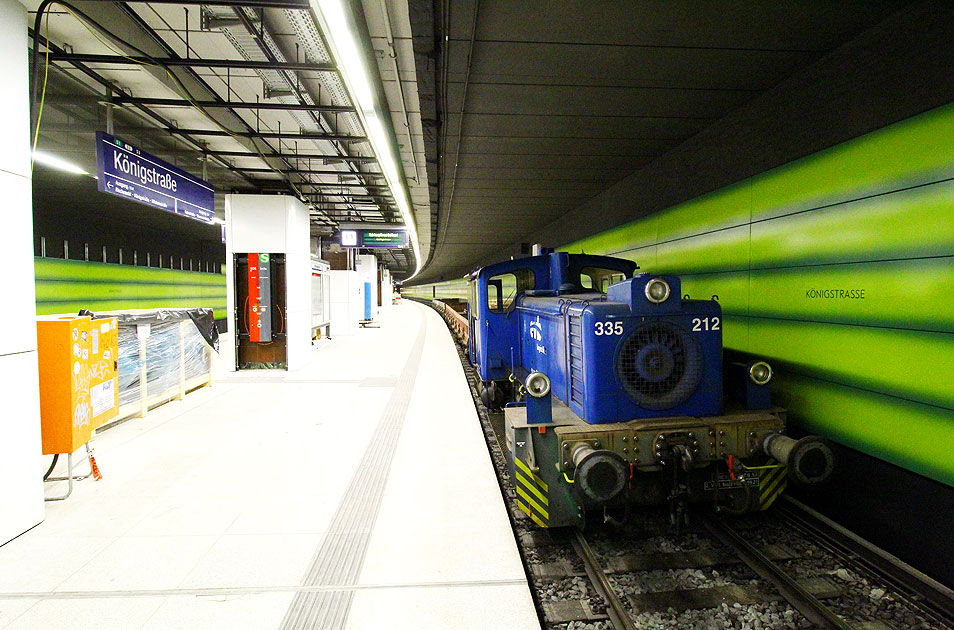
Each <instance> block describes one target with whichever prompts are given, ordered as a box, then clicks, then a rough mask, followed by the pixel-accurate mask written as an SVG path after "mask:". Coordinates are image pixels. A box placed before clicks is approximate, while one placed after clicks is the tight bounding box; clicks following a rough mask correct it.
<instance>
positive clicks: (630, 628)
mask: <svg viewBox="0 0 954 630" xmlns="http://www.w3.org/2000/svg"><path fill="white" fill-rule="evenodd" d="M572 542H573V549H574V550H576V553H577V555H579V556H580V558H581V559H582V560H583V565H584V568H585V569H586V575H587V576H589V578H590V582H592V583H593V587H594V588H595V589H596V590H597V592H598V593H599V594H600V596H601V597H602V598H603V600H604V601H605V602H606V612H607V614H608V615H609V618H610V621H611V622H612V623H613V626H614V627H616V628H617V630H636V624H634V623H633V620H632V618H631V617H630V616H629V612H628V611H627V610H626V606H625V605H624V604H623V600H621V599H620V598H619V596H618V595H617V594H616V591H614V590H613V586H612V585H611V584H610V582H609V579H608V578H607V577H606V573H604V572H603V569H602V568H601V567H600V563H599V561H598V560H597V559H596V554H595V553H593V550H592V549H590V545H589V543H587V542H586V538H584V537H583V534H582V533H580V531H579V530H575V531H574V532H573V541H572Z"/></svg>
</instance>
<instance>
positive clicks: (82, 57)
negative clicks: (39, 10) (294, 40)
mask: <svg viewBox="0 0 954 630" xmlns="http://www.w3.org/2000/svg"><path fill="white" fill-rule="evenodd" d="M50 61H54V62H56V61H58V62H62V63H73V62H79V63H106V64H121V65H155V64H156V63H158V64H159V65H160V66H169V67H186V68H230V69H232V70H285V71H289V72H337V68H336V67H335V65H334V64H331V63H310V62H305V63H290V62H280V61H248V60H246V59H198V58H195V57H190V58H187V59H184V58H181V57H160V58H152V59H150V58H148V57H136V56H134V55H130V56H129V57H120V56H119V55H92V54H80V53H72V54H71V53H51V54H50Z"/></svg>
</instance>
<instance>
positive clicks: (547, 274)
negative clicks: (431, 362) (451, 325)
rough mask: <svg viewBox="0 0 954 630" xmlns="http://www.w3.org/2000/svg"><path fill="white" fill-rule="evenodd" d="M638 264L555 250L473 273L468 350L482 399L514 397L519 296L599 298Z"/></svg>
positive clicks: (494, 401) (495, 402) (496, 403)
mask: <svg viewBox="0 0 954 630" xmlns="http://www.w3.org/2000/svg"><path fill="white" fill-rule="evenodd" d="M636 269H638V266H637V265H636V263H634V262H631V261H628V260H623V259H620V258H612V257H609V256H590V255H586V254H567V253H564V252H558V253H548V254H545V255H542V256H531V257H527V258H518V259H514V260H508V261H505V262H502V263H498V264H495V265H489V266H487V267H483V268H481V269H479V270H477V271H475V272H474V273H472V274H471V275H470V276H469V277H468V279H469V280H470V299H469V302H468V308H467V311H468V323H469V325H470V330H471V334H470V341H469V343H468V353H469V359H470V362H471V364H472V365H473V366H474V367H475V368H476V369H477V372H478V374H479V375H480V380H481V395H482V396H483V397H484V402H485V403H486V404H487V405H488V406H492V407H500V406H502V405H503V404H504V403H506V402H507V401H509V400H513V398H514V397H515V396H514V394H515V392H514V388H513V386H512V383H513V379H512V378H511V377H512V376H513V375H514V374H515V372H516V371H518V368H519V367H520V366H521V362H520V360H519V356H518V354H519V352H520V348H519V339H520V332H521V331H520V323H519V317H518V316H517V315H516V314H515V310H516V308H517V306H518V304H519V302H520V300H522V299H523V298H524V297H526V296H547V297H558V296H564V295H565V296H569V295H574V296H582V295H589V294H593V296H592V299H600V298H601V297H602V296H603V295H604V294H605V293H606V291H607V290H608V289H609V287H610V286H611V285H612V284H613V283H614V282H618V281H621V280H624V279H626V278H629V277H632V275H633V274H634V273H635V271H636ZM518 389H519V386H518Z"/></svg>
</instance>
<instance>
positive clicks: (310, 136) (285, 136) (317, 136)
mask: <svg viewBox="0 0 954 630" xmlns="http://www.w3.org/2000/svg"><path fill="white" fill-rule="evenodd" d="M176 133H179V134H182V135H185V136H228V137H239V138H281V139H282V140H328V141H330V142H367V141H368V139H367V138H366V137H364V136H339V135H332V134H328V133H312V132H309V131H303V132H301V133H285V132H284V131H282V132H278V131H222V130H221V129H176ZM265 155H266V156H267V155H268V154H267V153H266V154H265ZM282 155H289V156H291V157H292V158H294V157H296V155H295V154H294V153H286V154H282ZM255 156H257V154H256V153H253V154H251V155H250V156H249V157H255ZM297 157H301V156H297ZM337 159H341V160H344V159H347V158H345V157H339V158H337ZM372 161H376V160H372Z"/></svg>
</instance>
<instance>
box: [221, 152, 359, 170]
mask: <svg viewBox="0 0 954 630" xmlns="http://www.w3.org/2000/svg"><path fill="white" fill-rule="evenodd" d="M203 153H205V154H206V155H212V156H216V157H248V158H257V157H259V155H258V153H251V152H247V151H213V150H211V149H210V150H206V151H204V152H203ZM264 155H265V157H267V158H275V159H291V160H323V161H324V163H325V164H335V163H337V162H349V163H353V164H374V163H376V162H377V159H376V158H373V157H368V156H362V155H333V154H309V153H278V152H275V153H265V154H264ZM240 170H242V169H240ZM269 172H271V169H269ZM342 173H347V171H342ZM366 174H368V173H366Z"/></svg>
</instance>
